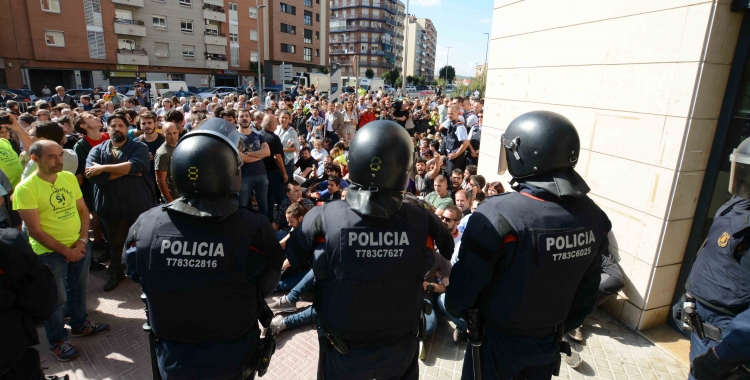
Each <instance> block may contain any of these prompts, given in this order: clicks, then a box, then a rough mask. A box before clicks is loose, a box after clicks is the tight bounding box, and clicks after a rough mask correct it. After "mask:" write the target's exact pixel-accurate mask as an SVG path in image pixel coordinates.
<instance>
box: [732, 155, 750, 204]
mask: <svg viewBox="0 0 750 380" xmlns="http://www.w3.org/2000/svg"><path fill="white" fill-rule="evenodd" d="M729 160H730V161H731V166H730V171H729V192H730V193H732V194H733V195H735V196H738V197H740V198H745V199H750V156H746V155H742V154H739V153H732V155H730V156H729Z"/></svg>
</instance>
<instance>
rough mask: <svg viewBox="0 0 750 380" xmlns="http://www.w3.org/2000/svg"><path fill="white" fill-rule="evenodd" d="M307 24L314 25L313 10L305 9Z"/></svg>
mask: <svg viewBox="0 0 750 380" xmlns="http://www.w3.org/2000/svg"><path fill="white" fill-rule="evenodd" d="M305 25H312V12H310V11H305Z"/></svg>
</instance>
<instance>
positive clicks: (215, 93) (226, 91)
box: [198, 87, 237, 99]
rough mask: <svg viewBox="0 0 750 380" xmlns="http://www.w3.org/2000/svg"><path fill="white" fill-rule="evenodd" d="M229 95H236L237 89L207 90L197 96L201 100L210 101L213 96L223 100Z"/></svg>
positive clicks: (220, 88)
mask: <svg viewBox="0 0 750 380" xmlns="http://www.w3.org/2000/svg"><path fill="white" fill-rule="evenodd" d="M231 93H235V94H236V93H237V88H235V87H214V88H212V89H209V90H207V91H204V92H201V93H199V94H198V95H200V96H201V99H211V98H213V97H214V96H218V97H219V98H223V97H225V96H227V95H229V94H231Z"/></svg>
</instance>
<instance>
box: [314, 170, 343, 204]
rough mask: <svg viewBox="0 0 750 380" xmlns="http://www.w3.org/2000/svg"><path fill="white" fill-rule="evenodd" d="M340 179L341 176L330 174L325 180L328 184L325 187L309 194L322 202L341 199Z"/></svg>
mask: <svg viewBox="0 0 750 380" xmlns="http://www.w3.org/2000/svg"><path fill="white" fill-rule="evenodd" d="M341 181H342V179H341V177H338V176H335V175H332V176H330V177H328V180H327V181H325V182H326V183H327V184H328V188H327V189H325V190H323V191H319V192H316V193H313V194H311V195H310V196H311V197H312V198H315V199H319V200H321V201H324V202H330V201H338V200H341Z"/></svg>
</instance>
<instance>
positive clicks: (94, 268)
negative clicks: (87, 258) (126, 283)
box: [89, 260, 107, 272]
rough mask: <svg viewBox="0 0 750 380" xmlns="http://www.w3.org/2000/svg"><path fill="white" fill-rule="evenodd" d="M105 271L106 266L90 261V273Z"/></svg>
mask: <svg viewBox="0 0 750 380" xmlns="http://www.w3.org/2000/svg"><path fill="white" fill-rule="evenodd" d="M105 269H107V266H106V265H104V264H102V263H98V262H96V261H95V260H91V263H89V270H90V271H92V272H100V271H103V270H105Z"/></svg>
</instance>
